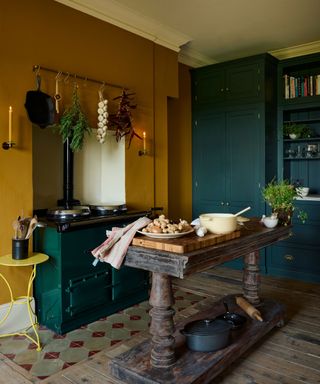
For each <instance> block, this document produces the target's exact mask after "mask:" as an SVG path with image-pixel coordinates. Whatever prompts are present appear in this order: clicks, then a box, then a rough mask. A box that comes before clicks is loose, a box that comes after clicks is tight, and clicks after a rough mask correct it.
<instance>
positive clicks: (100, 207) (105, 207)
mask: <svg viewBox="0 0 320 384" xmlns="http://www.w3.org/2000/svg"><path fill="white" fill-rule="evenodd" d="M126 208H127V207H126V204H122V203H119V204H116V203H112V204H109V203H97V204H90V209H95V210H107V211H117V210H119V209H121V210H124V209H126Z"/></svg>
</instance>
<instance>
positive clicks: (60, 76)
mask: <svg viewBox="0 0 320 384" xmlns="http://www.w3.org/2000/svg"><path fill="white" fill-rule="evenodd" d="M61 78H62V72H61V71H59V72H58V73H57V74H56V81H61Z"/></svg>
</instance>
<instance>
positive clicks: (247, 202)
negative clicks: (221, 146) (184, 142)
mask: <svg viewBox="0 0 320 384" xmlns="http://www.w3.org/2000/svg"><path fill="white" fill-rule="evenodd" d="M262 121H263V109H261V108H260V107H259V106H256V107H250V108H239V109H234V110H232V111H231V112H227V113H226V138H227V140H226V153H227V164H226V172H227V175H228V177H227V178H226V181H227V186H226V197H225V201H226V203H227V204H228V205H229V211H230V212H231V213H236V212H238V211H240V210H241V209H243V208H246V207H251V210H250V212H248V213H247V214H248V215H250V216H259V215H261V214H262V213H263V208H264V205H263V204H262V199H261V194H260V184H261V180H263V177H264V172H263V160H262V159H263V158H264V146H263V143H264V140H263V134H264V127H263V124H262Z"/></svg>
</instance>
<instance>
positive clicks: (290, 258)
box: [284, 255, 294, 261]
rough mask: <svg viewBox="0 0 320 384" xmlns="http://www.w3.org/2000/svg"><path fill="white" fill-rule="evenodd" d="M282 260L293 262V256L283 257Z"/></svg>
mask: <svg viewBox="0 0 320 384" xmlns="http://www.w3.org/2000/svg"><path fill="white" fill-rule="evenodd" d="M284 258H285V259H286V260H288V261H293V260H294V256H292V255H284Z"/></svg>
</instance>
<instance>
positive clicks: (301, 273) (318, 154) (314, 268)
mask: <svg viewBox="0 0 320 384" xmlns="http://www.w3.org/2000/svg"><path fill="white" fill-rule="evenodd" d="M278 95H279V103H278V142H279V147H278V153H279V158H278V159H279V161H278V178H279V179H287V180H290V181H291V182H292V183H296V184H300V185H302V186H306V187H309V188H310V192H309V195H308V196H307V197H306V198H304V199H301V198H300V199H299V200H297V201H296V203H295V204H296V206H297V208H300V209H302V210H304V211H305V212H306V213H307V215H308V218H307V220H306V223H305V224H301V222H299V220H297V218H295V219H294V222H293V230H292V232H293V235H292V236H291V237H290V238H289V239H287V240H286V241H283V242H281V243H278V244H277V245H276V246H272V247H269V248H268V249H267V260H268V266H267V268H268V273H271V274H274V275H279V276H285V277H291V278H294V279H301V280H305V281H313V282H320V237H319V233H320V54H319V53H318V54H312V55H305V56H300V57H295V58H292V59H286V60H282V61H280V62H279V65H278ZM284 124H305V125H307V126H308V127H309V128H311V130H312V131H313V134H312V135H310V136H311V137H299V138H296V139H290V138H289V137H284V136H283V129H282V128H283V125H284ZM310 146H312V148H314V151H309V150H308V148H309V147H310Z"/></svg>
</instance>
